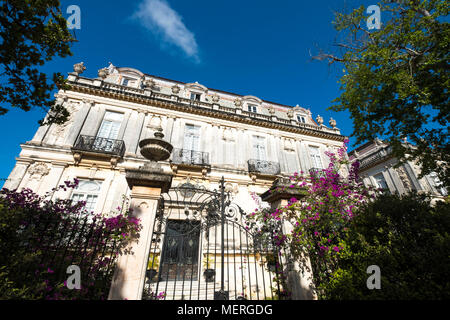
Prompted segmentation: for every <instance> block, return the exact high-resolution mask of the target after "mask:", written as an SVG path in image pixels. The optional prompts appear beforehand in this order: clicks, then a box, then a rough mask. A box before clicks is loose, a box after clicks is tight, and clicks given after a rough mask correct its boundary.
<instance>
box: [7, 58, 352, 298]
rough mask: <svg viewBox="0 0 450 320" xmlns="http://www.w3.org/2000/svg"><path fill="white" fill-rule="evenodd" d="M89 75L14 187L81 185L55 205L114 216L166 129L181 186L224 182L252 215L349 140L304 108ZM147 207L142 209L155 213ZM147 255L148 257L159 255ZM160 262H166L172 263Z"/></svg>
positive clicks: (113, 74)
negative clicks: (274, 190) (76, 204)
mask: <svg viewBox="0 0 450 320" xmlns="http://www.w3.org/2000/svg"><path fill="white" fill-rule="evenodd" d="M84 70H85V67H84V65H83V63H80V64H77V65H75V66H74V72H71V73H69V75H68V78H67V81H68V84H69V85H70V86H71V88H70V90H67V91H63V90H61V91H59V92H58V93H57V95H56V98H57V103H59V104H63V105H64V106H66V107H67V109H68V110H69V111H70V112H71V116H70V118H69V120H68V122H67V123H65V124H64V125H50V126H42V127H40V128H39V129H38V130H37V132H36V134H35V135H34V137H33V138H32V139H31V140H30V141H28V142H26V143H24V144H22V145H21V148H22V150H21V152H20V155H19V157H18V158H17V162H16V165H15V167H14V169H13V171H12V172H11V174H10V176H9V179H8V181H7V182H6V183H5V187H7V188H9V189H15V188H19V189H21V188H25V187H27V188H31V189H33V190H34V191H36V192H38V193H39V194H43V193H45V192H47V191H49V190H50V189H51V188H53V187H55V186H57V185H58V184H61V183H62V182H63V181H66V180H72V179H73V178H78V179H79V180H80V185H79V186H78V188H77V189H76V190H72V191H71V190H68V191H67V192H63V191H61V192H59V193H58V194H55V197H59V198H71V199H74V200H84V201H86V202H87V208H88V209H89V211H93V212H95V213H99V212H103V213H108V212H111V211H112V210H114V208H116V207H117V206H119V205H120V204H121V196H122V195H125V196H130V195H131V196H132V187H133V186H132V185H130V183H129V181H127V174H126V172H127V170H128V171H129V170H139V168H141V167H143V166H144V164H146V163H148V160H146V159H145V158H144V157H143V156H142V154H141V149H140V146H139V142H140V141H142V140H144V139H147V138H149V137H153V135H154V133H155V132H160V131H162V133H163V134H164V139H165V140H166V141H168V142H169V143H170V144H171V145H172V146H173V151H172V153H171V157H170V158H169V159H168V160H164V161H161V166H162V169H163V171H164V172H165V173H167V174H169V175H171V177H172V178H171V179H172V180H171V185H172V187H176V186H180V185H183V184H186V183H189V184H190V185H196V186H198V187H200V188H203V189H204V190H213V189H217V188H218V185H219V182H220V180H221V178H222V177H224V181H225V191H227V192H229V193H230V194H232V195H233V200H234V201H235V202H236V203H237V204H238V205H239V206H240V207H241V208H242V209H243V210H244V211H245V212H252V211H253V210H254V209H255V208H256V206H257V203H256V202H255V200H254V196H253V197H252V195H261V194H262V193H264V192H265V191H267V190H268V189H269V188H270V186H271V185H272V183H273V181H274V180H275V179H276V178H280V177H286V176H289V175H291V174H293V173H294V172H300V171H303V172H304V173H305V174H306V173H308V172H310V170H315V169H317V168H325V167H327V166H328V158H327V157H326V156H325V152H326V151H327V150H328V151H336V150H337V148H339V147H340V146H342V143H343V141H344V139H345V137H344V136H342V135H341V134H340V130H339V129H338V128H337V127H336V121H335V120H333V119H330V121H329V125H330V126H326V125H325V124H324V120H323V118H322V117H320V116H319V115H318V116H317V117H316V118H315V119H314V118H313V115H312V113H311V111H310V110H308V109H305V108H302V107H300V106H298V105H297V106H295V107H291V106H286V105H281V104H277V103H273V102H269V101H265V100H262V99H260V98H258V97H255V96H252V95H246V96H242V95H238V94H233V93H229V92H225V91H221V90H216V89H210V88H207V87H205V86H204V85H202V84H199V83H198V82H192V83H182V82H179V81H175V80H169V79H165V78H162V77H158V76H153V75H149V74H144V73H142V72H141V71H139V70H136V69H133V68H119V67H116V66H114V65H112V64H111V65H109V67H107V68H103V69H100V70H99V71H98V77H97V78H87V77H84V76H82V73H83V71H84ZM128 180H129V179H128ZM133 190H134V189H133ZM133 192H134V191H133ZM144 198H145V197H144ZM155 199H156V198H155ZM145 201H146V200H143V202H142V203H140V204H138V205H139V208H145V209H148V208H150V209H151V210H154V209H152V208H153V207H152V205H149V203H146V202H145ZM149 201H150V202H151V201H153V200H149ZM150 209H148V210H150ZM143 210H144V209H143ZM149 223H152V222H149ZM174 226H175V224H174ZM151 229H152V227H151V226H150V230H151ZM142 250H144V251H143V252H144V253H143V255H144V256H146V257H148V250H149V249H148V248H147V249H145V248H143V249H142ZM145 250H146V251H145ZM158 250H159V251H158V252H160V250H161V248H159V249H158ZM200 250H201V249H200ZM158 254H159V253H158ZM199 256H200V257H202V255H201V254H200V255H199ZM159 257H160V258H161V261H160V262H161V264H163V263H164V261H162V260H164V259H165V258H164V257H162V256H159ZM196 257H197V256H196ZM196 259H199V258H198V257H197V258H196ZM202 259H204V258H202ZM196 263H197V264H196V266H197V265H200V264H201V263H200V262H199V261H197V262H196ZM139 272H140V271H139ZM141 280H142V279H141ZM141 280H139V281H141ZM241 280H242V279H241ZM136 281H138V280H136ZM141 282H142V281H141ZM141 282H139V283H141ZM140 285H141V286H142V283H141V284H140ZM249 287H250V288H249ZM251 287H252V285H250V286H245V288H247V289H246V290H253V289H252V288H251ZM236 290H237V289H236ZM131 297H132V298H133V297H135V298H136V297H137V298H140V297H141V296H140V295H139V294H138V295H137V296H133V295H131Z"/></svg>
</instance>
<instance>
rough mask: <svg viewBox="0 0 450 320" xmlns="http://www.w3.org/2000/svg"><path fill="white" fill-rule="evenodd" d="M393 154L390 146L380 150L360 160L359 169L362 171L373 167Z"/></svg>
mask: <svg viewBox="0 0 450 320" xmlns="http://www.w3.org/2000/svg"><path fill="white" fill-rule="evenodd" d="M391 154H392V147H391V146H388V147H385V148H382V149H379V150H377V151H375V152H374V153H372V154H370V155H368V156H366V157H364V158H362V159H361V160H359V167H360V169H362V168H366V167H370V166H372V165H375V164H377V163H379V162H381V161H383V160H385V159H386V158H388V156H390V155H391Z"/></svg>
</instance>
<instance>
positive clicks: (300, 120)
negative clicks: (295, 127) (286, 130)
mask: <svg viewBox="0 0 450 320" xmlns="http://www.w3.org/2000/svg"><path fill="white" fill-rule="evenodd" d="M297 121H298V122H300V123H306V118H305V117H304V116H302V115H300V114H298V115H297Z"/></svg>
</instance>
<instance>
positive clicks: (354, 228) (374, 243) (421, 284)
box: [322, 194, 450, 300]
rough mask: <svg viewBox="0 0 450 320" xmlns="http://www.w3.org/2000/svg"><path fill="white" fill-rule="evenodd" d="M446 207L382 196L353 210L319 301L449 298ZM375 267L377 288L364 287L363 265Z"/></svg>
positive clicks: (417, 199) (410, 198) (419, 197)
mask: <svg viewBox="0 0 450 320" xmlns="http://www.w3.org/2000/svg"><path fill="white" fill-rule="evenodd" d="M449 230H450V205H449V204H448V203H444V202H439V203H437V204H436V205H435V206H432V205H431V201H430V199H429V198H427V197H426V196H423V195H417V194H411V195H407V196H404V197H400V196H398V195H390V194H389V195H388V194H383V195H379V197H378V198H377V199H376V200H375V201H373V202H371V203H368V204H366V205H364V206H363V207H361V208H360V209H359V210H358V213H357V214H356V215H355V218H354V219H353V220H352V222H351V225H350V226H349V232H348V233H347V237H346V239H345V240H344V242H343V243H345V245H344V250H343V251H342V253H341V255H340V257H339V260H338V268H337V269H336V270H335V271H334V272H333V274H332V276H331V280H330V281H329V282H327V283H324V284H323V286H322V290H323V292H325V294H324V298H325V299H339V300H340V299H370V300H373V299H382V300H399V299H400V300H404V299H406V300H410V299H418V300H424V299H425V300H428V299H449V298H450V269H449V268H448V266H449V264H450V256H449V252H450V233H449ZM370 265H378V266H379V267H380V271H381V289H380V290H377V289H372V290H369V289H368V288H367V285H366V281H367V278H368V277H369V276H370V275H369V274H367V273H366V270H367V267H369V266H370Z"/></svg>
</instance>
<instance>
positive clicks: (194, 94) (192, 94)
mask: <svg viewBox="0 0 450 320" xmlns="http://www.w3.org/2000/svg"><path fill="white" fill-rule="evenodd" d="M190 93H191V95H190V98H189V99H190V100H191V101H202V94H201V93H199V92H195V91H191V92H190ZM193 96H194V97H195V98H194V99H193ZM197 98H198V99H197Z"/></svg>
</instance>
